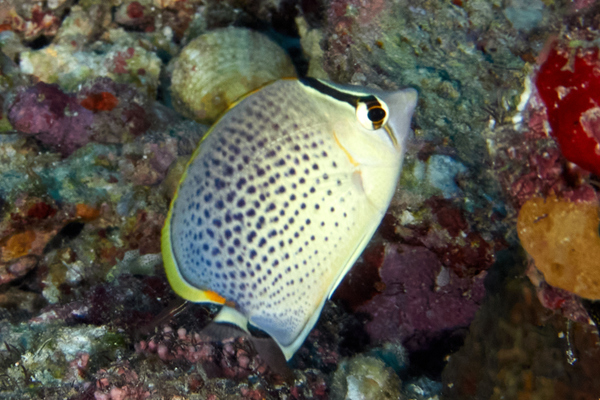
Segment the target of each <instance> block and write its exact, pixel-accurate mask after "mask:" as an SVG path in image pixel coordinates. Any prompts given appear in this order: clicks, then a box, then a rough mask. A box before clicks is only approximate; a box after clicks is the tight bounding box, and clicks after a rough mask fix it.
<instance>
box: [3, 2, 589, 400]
mask: <svg viewBox="0 0 600 400" xmlns="http://www.w3.org/2000/svg"><path fill="white" fill-rule="evenodd" d="M599 9H600V4H599V3H598V2H596V1H594V0H578V1H573V2H571V1H544V0H534V1H524V0H507V1H499V0H448V1H446V0H417V1H414V0H413V1H406V0H400V1H388V0H367V1H363V0H361V1H358V0H310V1H297V0H291V1H279V0H264V1H262V0H261V1H255V2H239V1H217V0H208V1H197V0H165V1H156V0H123V1H108V2H106V1H105V2H101V1H97V0H82V1H72V0H48V1H41V2H33V1H32V2H29V1H12V0H8V1H5V2H4V3H2V4H0V50H1V53H0V397H2V398H7V399H37V398H45V399H81V400H83V399H98V400H99V399H102V400H104V399H106V400H117V399H158V398H169V399H183V398H190V399H211V400H216V399H240V398H241V399H328V398H343V399H348V400H355V399H380V398H394V399H398V398H401V399H419V400H421V399H423V400H424V399H440V398H449V399H452V398H457V399H500V398H518V399H563V398H566V397H569V396H575V397H577V398H581V399H588V398H589V399H593V398H597V397H598V395H600V387H599V386H598V380H597V379H595V375H594V373H595V371H597V367H598V365H597V364H598V360H600V358H599V356H600V355H599V354H598V352H599V349H600V347H599V345H598V334H597V330H596V328H595V327H594V326H593V325H592V323H591V322H592V321H596V322H598V321H600V319H599V318H598V315H599V314H598V313H597V312H596V311H595V310H597V308H595V307H596V306H595V304H596V303H595V301H596V300H598V297H597V295H596V292H595V291H594V290H591V291H590V290H580V289H581V287H582V285H581V282H580V281H581V280H583V283H585V284H588V283H590V282H589V281H586V280H590V279H591V277H592V276H595V275H594V273H595V272H594V273H592V272H590V270H593V267H594V254H595V252H597V251H598V250H597V247H598V246H597V245H598V243H597V242H598V237H597V229H595V228H594V226H596V225H597V221H596V220H595V219H593V218H591V217H593V216H594V215H596V214H597V208H598V206H597V204H598V203H597V202H598V195H597V190H598V187H599V186H600V184H599V183H598V177H597V176H596V175H595V174H596V173H597V172H598V171H599V170H600V167H599V165H600V164H599V161H598V154H596V153H597V152H596V153H594V151H595V150H594V149H595V146H596V145H597V142H598V138H599V136H598V132H599V131H600V130H599V128H598V127H597V125H598V121H599V120H600V119H599V118H598V117H597V114H598V112H597V111H598V106H597V100H598V99H597V93H596V92H595V91H594V88H595V87H596V86H597V85H598V83H599V82H600V81H599V80H598V78H597V76H596V75H595V72H594V71H596V70H597V67H598V60H597V53H598V38H599V37H600V35H599V29H600V26H598V20H597V18H596V16H597V13H598V10H599ZM228 27H237V28H236V29H239V27H244V28H248V29H251V30H254V31H260V32H261V33H263V34H265V35H266V36H268V37H269V39H268V40H269V41H268V43H270V44H269V46H274V44H275V43H276V44H277V45H278V46H280V47H281V48H282V49H283V50H285V52H287V54H288V55H289V56H290V59H291V60H292V62H293V63H294V65H295V68H296V70H297V72H298V74H299V75H301V76H302V75H305V74H308V75H309V76H312V77H317V78H325V79H331V80H334V81H337V82H340V83H351V84H359V85H366V86H369V85H370V86H377V87H380V88H382V89H395V88H399V87H405V86H411V87H415V88H416V89H418V91H419V104H418V107H417V111H416V115H415V121H414V124H413V128H414V137H412V138H411V140H410V141H409V143H408V144H407V145H408V150H407V155H406V160H405V165H404V169H403V173H402V177H401V180H400V184H399V187H398V189H397V191H396V194H395V196H394V198H393V200H392V204H391V206H390V209H389V210H388V212H387V214H386V216H385V218H384V220H383V223H382V225H381V226H380V228H379V230H378V232H377V234H376V236H375V237H374V239H373V240H372V242H371V243H370V244H369V246H368V247H367V249H366V250H365V252H364V254H363V255H362V256H361V257H360V259H359V260H358V262H357V263H356V265H355V266H354V268H353V269H352V270H351V271H350V273H349V274H348V275H347V276H346V278H345V279H344V281H343V282H342V283H341V285H340V286H339V288H338V290H337V291H336V292H335V294H334V295H333V297H332V301H331V302H328V303H327V304H326V306H325V308H324V310H323V313H322V315H321V318H320V320H319V322H318V323H317V325H316V326H315V329H313V331H311V333H310V334H309V336H308V338H307V340H306V342H305V343H304V344H303V346H302V347H301V348H300V349H299V350H298V351H297V353H296V355H295V356H294V357H293V358H292V359H291V361H290V362H289V364H288V365H289V367H290V368H291V370H292V373H293V377H294V378H295V379H294V380H293V381H292V382H290V381H286V379H284V378H283V377H282V374H281V373H280V372H281V371H274V370H271V368H270V367H269V366H268V365H267V363H266V362H265V361H264V360H262V359H261V357H260V355H259V354H257V353H256V351H255V350H254V349H253V347H252V346H251V344H250V343H249V341H247V340H245V339H244V338H231V339H228V340H224V341H214V340H213V339H211V338H209V337H206V336H205V335H204V334H203V329H204V328H205V327H206V325H207V324H208V323H209V322H210V321H211V319H212V318H213V317H214V315H215V313H216V311H217V310H216V308H215V307H209V306H202V305H191V304H183V303H182V302H181V301H180V300H178V299H177V298H176V296H175V294H174V293H173V291H172V290H171V288H170V287H169V285H168V282H167V280H166V277H165V274H164V272H163V270H162V260H161V256H160V230H161V228H162V225H163V223H164V220H165V216H166V213H167V210H168V206H169V201H170V199H171V198H172V196H173V194H174V192H175V188H176V186H177V183H178V181H179V178H180V176H181V174H182V173H183V170H184V168H185V165H186V163H187V161H188V159H189V157H190V155H191V154H192V152H193V151H194V149H195V147H196V145H197V144H198V142H199V140H200V139H201V138H202V136H203V135H204V133H205V132H206V131H207V129H208V126H206V125H202V124H199V123H197V122H194V121H191V120H189V119H186V118H184V117H183V116H181V115H179V114H178V113H177V112H176V111H174V109H173V103H176V102H177V101H180V99H182V98H184V99H186V101H189V104H192V106H193V104H194V103H197V102H198V100H202V102H204V103H203V104H208V106H211V107H212V106H214V105H218V104H220V102H222V101H221V100H223V99H219V98H218V93H216V94H214V96H215V98H214V99H213V100H210V99H211V98H210V95H209V97H207V98H206V99H209V101H208V102H206V99H198V98H197V96H195V95H196V93H195V92H185V90H186V87H187V86H189V85H185V84H182V85H180V86H178V87H177V88H176V90H175V88H174V89H173V90H171V83H170V80H171V78H172V77H173V74H174V71H175V70H176V69H177V68H179V67H180V65H181V64H182V63H181V61H182V59H180V58H178V57H179V56H180V54H181V53H180V52H181V51H182V49H183V48H184V47H185V46H186V45H188V44H191V46H190V47H189V48H190V49H192V50H193V49H194V48H195V47H194V46H195V44H196V43H199V42H201V41H202V39H200V40H197V39H196V38H198V37H199V36H201V35H202V34H204V33H207V32H211V31H215V30H216V29H218V28H228ZM230 29H232V28H230ZM232 31H233V30H232ZM271 42H272V43H271ZM209 47H210V46H209ZM222 50H223V49H220V48H219V43H217V44H216V45H214V48H212V49H208V50H205V51H214V52H215V54H212V53H211V54H212V55H213V56H214V57H213V58H214V59H216V60H218V59H219V57H220V56H219V54H221V53H219V52H221V51H222ZM226 50H227V52H229V53H228V54H231V52H233V54H236V51H242V49H237V48H236V47H235V44H233V45H231V46H229V45H228V47H227V49H226ZM243 51H245V52H246V53H247V52H248V49H247V48H244V49H243ZM274 51H275V50H274ZM217 53H218V54H217ZM277 53H282V52H281V51H277ZM250 56H251V54H250ZM265 58H268V57H265ZM260 61H265V60H260ZM266 61H267V62H268V61H269V60H266ZM288 63H289V60H288ZM217 64H218V63H217ZM286 65H287V64H286ZM282 68H283V67H282ZM286 68H289V65H288V67H286ZM212 69H213V68H212V67H211V71H210V72H211V74H212V73H214V76H215V78H214V79H213V80H214V81H215V82H216V81H217V79H216V78H218V76H219V71H212ZM185 71H186V74H187V73H193V71H194V65H192V64H190V63H189V62H188V63H187V64H185ZM275 72H278V71H275ZM279 72H280V73H281V76H288V75H289V71H288V70H287V69H286V70H285V71H279ZM232 73H233V74H234V81H235V79H236V76H235V74H236V73H239V75H240V76H242V74H241V73H240V72H239V71H237V72H236V70H235V69H234V70H233V72H232ZM275 76H278V75H275ZM177 79H180V78H177ZM238 79H239V80H241V79H242V78H238ZM174 80H176V79H175V78H174ZM180 81H181V82H179V83H185V81H186V79H180ZM582 85H583V86H582ZM580 86H581V88H580ZM584 86H585V87H584ZM248 90H251V89H248ZM182 91H183V92H182ZM204 95H205V94H203V96H204ZM230 101H233V99H230ZM590 104H592V106H590ZM188 106H189V105H186V107H188ZM192 106H189V107H192ZM175 108H176V109H177V107H175ZM180 110H181V108H180ZM196 111H199V110H196ZM202 112H203V113H204V111H202ZM216 114H218V111H217V112H216ZM216 114H215V115H216ZM186 115H188V116H190V115H198V114H197V113H194V112H189V113H187V114H186ZM557 116H560V118H559V117H557ZM563 116H566V117H568V118H566V117H565V118H566V119H563V118H562V117H563ZM565 121H566V122H565ZM532 207H533V208H535V210H534V211H532ZM536 210H537V211H536ZM540 210H541V211H540ZM519 211H521V214H520V215H519ZM538 211H539V212H538ZM536 212H537V213H536ZM541 220H544V222H543V223H542V224H539V225H538V224H537V223H538V222H539V221H541ZM517 221H519V231H520V232H518V230H517ZM550 223H554V224H558V225H564V227H565V229H553V228H552V227H548V229H545V228H544V226H545V225H544V224H550ZM532 233H533V234H532ZM518 234H520V240H521V241H522V244H523V248H524V249H525V250H527V251H528V252H529V253H530V254H529V255H528V254H526V253H525V252H524V251H523V249H522V248H521V247H520V243H521V242H520V241H519V236H518ZM570 239H574V240H573V241H572V243H576V244H577V245H576V246H571V248H569V249H570V250H572V252H573V253H574V255H572V256H571V258H568V259H565V258H564V257H563V254H562V253H561V251H557V249H560V248H563V247H559V246H558V245H557V244H559V243H560V244H561V245H564V242H565V241H566V240H570ZM575 239H576V240H575ZM567 247H568V246H567ZM567 247H565V248H567ZM581 260H584V261H581ZM572 264H577V267H578V269H576V270H573V269H569V273H564V271H563V270H564V268H566V267H571V266H572ZM577 279H579V281H577ZM592 283H593V285H584V286H585V288H586V289H589V287H590V286H591V287H592V289H596V287H597V284H598V283H597V282H592ZM579 296H583V298H582V297H579ZM594 318H595V319H594Z"/></svg>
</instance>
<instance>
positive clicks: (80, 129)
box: [8, 82, 94, 156]
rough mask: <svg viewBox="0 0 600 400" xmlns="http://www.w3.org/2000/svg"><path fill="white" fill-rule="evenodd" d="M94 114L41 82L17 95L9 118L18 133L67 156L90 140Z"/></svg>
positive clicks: (9, 112)
mask: <svg viewBox="0 0 600 400" xmlns="http://www.w3.org/2000/svg"><path fill="white" fill-rule="evenodd" d="M93 118H94V117H93V113H92V112H91V111H90V110H87V109H85V108H84V107H82V106H81V105H80V104H79V103H78V102H77V100H76V99H75V97H74V96H71V95H68V94H66V93H64V92H63V91H62V90H60V88H59V87H58V86H57V85H49V84H47V83H43V82H40V83H38V84H36V85H35V86H33V87H31V88H28V89H25V90H22V91H21V92H19V93H18V94H17V96H16V98H15V100H14V101H13V102H12V104H11V105H10V106H9V111H8V119H9V121H10V123H11V124H12V125H13V126H14V127H15V128H16V129H18V130H19V131H20V132H21V133H23V134H26V135H30V136H35V138H36V139H38V140H39V141H40V142H42V143H43V144H45V145H47V146H49V147H51V148H53V149H55V150H58V151H59V152H60V153H62V155H63V156H68V155H70V154H71V153H73V152H74V151H75V150H77V149H78V148H80V147H82V146H84V145H86V144H87V143H88V142H89V141H90V136H91V133H92V132H91V125H92V121H93Z"/></svg>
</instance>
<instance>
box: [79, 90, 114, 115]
mask: <svg viewBox="0 0 600 400" xmlns="http://www.w3.org/2000/svg"><path fill="white" fill-rule="evenodd" d="M117 104H119V100H118V99H117V98H116V97H115V95H113V94H112V93H109V92H100V93H92V94H90V95H89V96H88V97H86V98H85V99H83V100H82V101H81V105H82V106H83V107H85V108H87V109H88V110H90V111H94V112H97V111H110V110H112V109H113V108H115V107H116V106H117Z"/></svg>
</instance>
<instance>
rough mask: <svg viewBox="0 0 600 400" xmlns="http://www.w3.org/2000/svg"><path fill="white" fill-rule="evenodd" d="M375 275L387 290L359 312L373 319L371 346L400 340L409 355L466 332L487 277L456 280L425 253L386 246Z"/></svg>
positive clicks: (415, 249)
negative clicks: (457, 332)
mask: <svg viewBox="0 0 600 400" xmlns="http://www.w3.org/2000/svg"><path fill="white" fill-rule="evenodd" d="M379 274H380V275H381V279H382V282H383V284H384V285H385V288H384V289H383V290H382V292H381V293H380V294H378V295H376V296H375V297H374V298H373V299H372V300H371V301H370V302H368V303H366V304H365V305H363V306H360V307H358V311H360V312H366V313H368V314H369V315H370V317H371V318H372V319H371V321H369V322H368V323H367V325H366V330H367V332H369V335H370V336H371V339H372V340H375V341H376V342H384V341H394V340H400V341H402V343H403V344H404V345H405V346H406V347H407V349H408V350H410V351H415V350H419V349H423V348H427V346H428V344H429V343H430V342H431V341H432V340H435V339H436V338H439V337H440V336H441V335H447V334H448V333H449V332H450V331H452V330H456V329H459V328H464V327H467V326H468V325H469V323H470V322H471V320H472V319H473V317H474V316H475V313H476V312H477V310H478V309H479V306H480V305H481V303H482V301H483V298H484V295H485V289H484V286H483V280H484V278H485V275H486V272H481V273H479V274H478V275H475V276H474V277H472V278H471V277H460V276H459V275H457V274H456V273H455V272H454V271H452V270H451V269H449V268H446V267H444V266H443V265H442V263H441V262H440V260H439V258H438V257H437V256H436V254H435V253H433V252H432V251H430V250H428V249H426V248H423V247H413V246H407V245H394V244H390V245H388V246H387V247H386V255H385V260H384V262H383V265H382V266H381V269H380V271H379Z"/></svg>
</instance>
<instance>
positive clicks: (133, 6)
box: [127, 1, 144, 18]
mask: <svg viewBox="0 0 600 400" xmlns="http://www.w3.org/2000/svg"><path fill="white" fill-rule="evenodd" d="M127 16H128V17H129V18H142V17H143V16H144V6H142V5H141V4H140V3H139V2H137V1H134V2H132V3H130V4H129V5H128V6H127Z"/></svg>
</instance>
